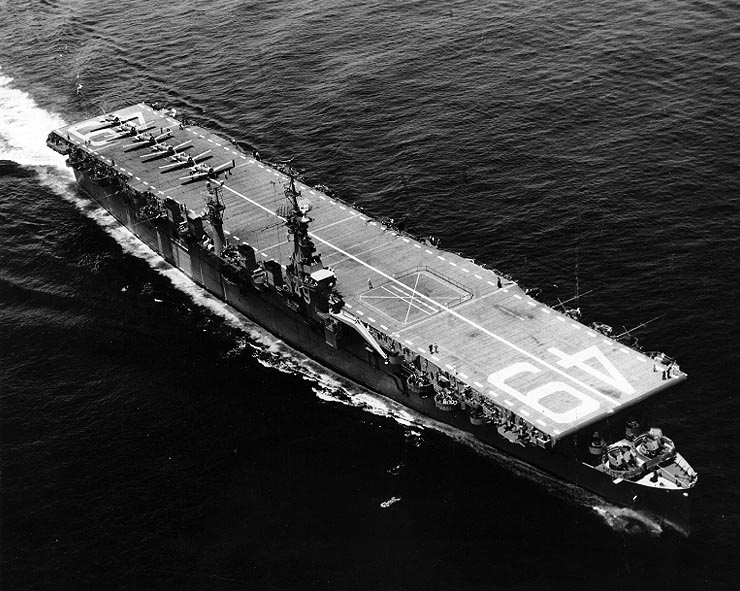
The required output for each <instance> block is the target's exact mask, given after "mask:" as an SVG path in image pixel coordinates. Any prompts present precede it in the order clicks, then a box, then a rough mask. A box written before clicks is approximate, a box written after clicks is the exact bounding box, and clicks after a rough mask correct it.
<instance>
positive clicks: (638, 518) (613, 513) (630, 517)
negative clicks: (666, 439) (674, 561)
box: [593, 505, 663, 536]
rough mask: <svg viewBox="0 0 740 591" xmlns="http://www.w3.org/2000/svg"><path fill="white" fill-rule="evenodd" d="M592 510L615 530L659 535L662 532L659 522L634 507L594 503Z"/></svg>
mask: <svg viewBox="0 0 740 591" xmlns="http://www.w3.org/2000/svg"><path fill="white" fill-rule="evenodd" d="M593 510H594V511H596V513H597V514H598V515H599V516H601V518H602V519H603V520H604V521H605V522H606V524H607V525H608V526H609V527H610V528H612V529H613V530H615V531H619V532H622V533H627V534H647V535H650V536H659V535H660V534H661V533H663V528H662V527H661V525H660V523H658V522H657V521H655V520H654V519H651V518H650V517H648V516H647V515H644V514H643V513H639V512H638V511H635V510H634V509H628V508H626V507H616V506H613V505H596V506H594V507H593Z"/></svg>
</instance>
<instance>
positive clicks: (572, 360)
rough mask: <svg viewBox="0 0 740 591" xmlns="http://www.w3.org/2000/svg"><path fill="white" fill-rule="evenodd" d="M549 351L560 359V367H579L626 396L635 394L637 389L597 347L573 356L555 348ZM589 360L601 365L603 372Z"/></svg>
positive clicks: (594, 346)
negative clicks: (589, 361)
mask: <svg viewBox="0 0 740 591" xmlns="http://www.w3.org/2000/svg"><path fill="white" fill-rule="evenodd" d="M548 351H550V353H552V354H553V355H555V356H557V357H559V358H560V360H559V361H558V365H560V366H562V367H566V368H571V367H577V368H579V369H581V370H583V371H585V372H586V373H587V374H589V375H590V376H593V377H595V378H597V379H599V380H601V381H602V382H604V383H606V384H609V385H610V386H613V387H614V388H617V389H618V390H621V391H622V392H624V393H625V394H634V393H635V389H634V388H633V387H632V385H631V384H630V383H629V382H628V381H627V379H626V378H625V377H624V376H623V375H622V374H621V373H619V370H618V369H617V368H616V367H614V364H613V363H612V362H611V361H609V360H608V359H607V358H606V355H604V354H603V353H602V352H601V351H600V350H599V348H598V347H597V346H596V345H592V346H591V347H587V348H586V349H583V350H582V351H578V352H577V353H573V354H572V355H568V354H567V353H563V352H562V351H561V350H560V349H556V348H555V347H550V348H549V349H548ZM589 359H592V360H594V361H595V362H596V363H598V364H600V365H601V367H602V368H603V370H600V369H598V368H597V367H595V366H594V365H593V364H591V363H587V361H588V360H589ZM604 370H606V371H604Z"/></svg>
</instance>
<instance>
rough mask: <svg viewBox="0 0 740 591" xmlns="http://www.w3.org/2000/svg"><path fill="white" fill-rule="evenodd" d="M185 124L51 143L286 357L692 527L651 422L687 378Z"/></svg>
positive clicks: (128, 221)
mask: <svg viewBox="0 0 740 591" xmlns="http://www.w3.org/2000/svg"><path fill="white" fill-rule="evenodd" d="M175 117H176V113H175V112H174V111H169V110H163V109H157V108H154V106H150V105H147V104H145V103H142V104H137V105H133V106H129V107H126V108H122V109H119V110H116V111H115V112H112V113H108V114H106V115H102V116H99V117H94V118H91V119H89V120H86V121H82V122H79V123H75V124H73V125H68V126H65V127H62V128H60V129H57V130H55V131H53V132H51V133H50V135H49V137H48V140H47V144H48V145H49V147H51V148H52V149H54V150H55V151H57V152H59V153H61V154H64V155H67V156H68V165H69V166H71V167H72V169H73V170H74V173H75V176H76V178H77V181H78V183H79V185H80V187H81V188H82V189H83V190H84V191H85V192H86V193H88V194H89V195H90V196H92V197H93V198H94V199H95V200H96V201H97V202H98V203H100V204H101V205H102V206H103V207H104V208H105V209H107V210H108V211H109V212H110V213H111V214H112V215H113V216H114V217H115V218H116V219H117V220H118V221H119V222H120V223H121V224H123V225H124V226H126V227H127V228H128V229H129V230H130V231H131V232H133V233H134V234H135V235H136V236H137V237H138V238H139V239H140V240H141V241H142V242H144V243H145V244H147V245H148V246H149V247H150V248H151V249H153V250H154V251H156V252H157V253H159V254H160V255H161V256H162V257H163V258H164V259H165V260H166V261H168V262H169V263H170V264H171V265H173V266H175V267H178V268H179V269H181V270H182V271H184V272H185V273H186V274H187V275H188V276H189V277H191V278H192V280H193V281H194V282H195V283H197V284H198V285H200V286H202V287H204V288H205V289H207V290H208V291H209V292H211V293H212V294H214V295H216V296H217V297H218V298H220V299H221V300H223V301H225V302H227V303H228V304H229V305H231V306H232V307H234V308H235V309H237V310H238V311H239V312H241V313H243V314H245V315H246V316H247V317H249V318H251V319H253V320H254V321H256V322H258V323H259V324H261V325H262V326H264V327H265V328H266V329H268V330H269V331H271V332H272V333H274V334H275V335H277V336H279V337H280V338H281V339H283V340H284V341H285V342H287V343H288V344H290V345H291V346H293V347H295V348H296V349H298V350H300V351H302V352H304V353H306V354H307V355H309V356H310V357H312V358H314V359H316V360H318V361H320V362H321V363H322V364H323V365H325V366H326V367H328V368H331V369H332V370H334V371H336V372H337V373H339V374H341V375H343V376H345V377H347V378H349V379H351V380H353V381H354V382H356V383H359V384H361V385H363V386H365V387H367V388H369V389H371V390H373V391H375V392H377V393H380V394H381V395H384V396H387V397H389V398H392V399H394V400H396V401H399V402H400V403H402V404H404V405H406V406H408V407H410V408H413V409H415V410H416V411H418V412H420V413H423V414H425V415H428V416H431V417H433V418H434V419H437V420H440V421H443V422H445V423H448V424H450V425H453V426H455V427H457V428H459V429H461V430H464V431H467V432H469V433H472V434H473V435H474V436H475V437H477V438H478V439H479V440H480V441H482V442H484V443H486V444H488V445H491V446H493V447H495V448H497V449H499V450H502V451H503V452H505V453H507V454H510V455H511V456H514V457H516V458H519V459H520V460H523V461H525V462H527V463H529V464H530V465H532V466H535V467H536V468H538V469H540V470H543V471H546V472H548V473H550V474H552V475H555V476H557V477H559V478H561V479H563V480H565V481H568V482H572V483H576V484H578V485H580V486H581V487H583V488H585V489H587V490H590V491H592V492H594V493H596V494H598V495H600V496H602V497H603V498H605V499H606V500H608V501H610V502H612V503H616V504H618V505H622V506H628V507H633V508H636V509H638V510H641V511H645V512H649V513H650V514H652V515H654V516H656V517H658V518H659V519H660V520H661V521H663V522H665V523H667V524H669V525H671V526H672V527H673V528H675V529H676V530H678V531H679V532H683V533H685V534H688V531H689V512H690V505H691V499H692V494H693V489H694V486H695V484H696V482H697V474H696V472H695V471H694V470H693V469H692V468H691V466H690V465H689V464H688V463H687V462H686V460H684V458H683V457H682V456H681V455H680V453H678V452H677V450H676V446H675V444H674V442H673V441H672V440H671V439H670V438H669V437H667V436H666V435H665V434H663V432H662V430H661V429H660V428H657V427H655V426H652V425H650V424H649V423H648V422H647V421H648V416H649V414H648V413H649V411H650V407H651V405H652V402H653V400H654V396H655V395H656V394H657V393H659V392H660V391H662V390H664V389H666V388H668V387H671V386H674V385H676V384H678V383H679V382H681V381H683V380H684V379H685V377H686V376H685V374H684V373H683V372H681V370H680V369H679V367H678V365H677V364H676V363H675V361H674V360H672V359H670V358H669V357H667V356H666V355H664V354H659V353H653V354H650V355H648V354H644V353H643V352H641V351H639V350H637V349H635V348H631V347H629V346H627V344H625V343H624V342H622V339H618V338H612V336H614V335H611V331H610V329H609V327H606V326H605V325H593V326H591V327H589V326H586V325H584V324H582V323H580V322H579V321H578V314H577V312H576V311H574V310H573V309H567V307H566V306H565V305H563V306H558V307H556V308H555V307H550V306H547V305H545V304H543V303H541V302H540V301H538V300H536V299H534V298H533V297H530V295H529V294H528V293H527V292H526V291H525V290H524V289H522V288H521V287H520V286H519V285H518V284H517V283H515V282H514V281H511V280H510V279H509V278H508V277H507V276H505V275H503V274H502V273H499V272H498V271H495V270H492V269H489V268H487V267H485V266H483V265H480V264H477V263H476V262H475V261H472V260H470V259H467V258H464V257H463V256H460V255H457V254H454V253H451V252H448V251H445V250H442V249H440V248H438V247H437V246H435V244H434V241H433V240H424V241H420V240H417V239H415V238H414V237H412V236H409V235H407V234H405V233H403V232H401V231H399V230H397V229H395V228H394V227H393V226H392V225H389V224H387V223H383V222H381V221H379V220H375V219H372V218H370V217H368V216H367V215H365V214H363V213H362V212H361V211H359V210H358V209H356V208H354V207H352V206H350V205H348V204H346V203H344V202H342V201H341V200H338V199H336V198H333V197H332V196H331V195H330V194H327V192H328V191H326V190H321V187H311V186H308V185H306V184H304V183H302V182H300V181H299V180H298V178H297V175H296V174H295V173H294V171H293V169H292V168H290V166H289V165H286V164H269V163H267V162H263V161H262V160H261V158H260V156H259V154H258V153H257V152H256V151H252V152H251V153H245V152H244V151H243V150H242V149H240V148H239V146H237V145H236V144H235V143H233V142H231V141H230V140H228V139H225V138H223V137H221V136H219V135H217V134H216V133H213V132H212V131H210V130H208V129H206V128H204V127H201V126H198V125H196V124H193V123H191V122H188V121H186V120H178V119H176V118H175Z"/></svg>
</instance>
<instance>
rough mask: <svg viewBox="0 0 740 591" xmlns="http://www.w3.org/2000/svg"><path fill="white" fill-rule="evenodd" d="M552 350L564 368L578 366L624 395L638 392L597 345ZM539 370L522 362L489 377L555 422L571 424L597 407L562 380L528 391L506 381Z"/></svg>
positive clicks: (491, 380) (584, 395)
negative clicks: (569, 349) (575, 351)
mask: <svg viewBox="0 0 740 591" xmlns="http://www.w3.org/2000/svg"><path fill="white" fill-rule="evenodd" d="M549 351H550V353H552V354H553V355H555V356H556V357H558V358H559V361H558V362H557V363H558V365H560V366H561V367H564V368H567V369H570V368H572V367H577V368H579V369H581V370H583V371H584V372H586V373H587V374H589V375H591V376H593V377H595V378H597V379H599V380H601V381H603V382H604V383H606V384H608V385H610V386H612V387H614V388H616V389H618V390H621V391H622V392H624V393H625V394H632V393H634V391H635V389H634V388H633V387H632V386H631V385H630V383H629V382H628V381H627V380H626V379H625V377H624V376H623V375H622V374H621V373H620V372H619V370H618V369H617V368H616V367H614V364H612V362H611V361H609V360H608V359H607V358H606V356H605V355H604V354H603V353H602V352H601V351H600V350H599V348H598V347H596V346H592V347H588V348H586V349H583V350H582V351H578V352H577V353H573V354H571V355H569V354H567V353H563V352H562V351H560V350H559V349H556V348H554V347H552V348H550V349H549ZM597 366H600V367H597ZM540 371H542V370H541V369H540V368H538V367H537V366H535V365H533V364H532V363H529V362H526V361H522V362H518V363H513V364H511V365H509V366H508V367H505V368H503V369H501V370H499V371H497V372H494V373H492V374H491V375H490V376H488V381H489V382H490V383H491V384H492V385H493V386H495V387H497V388H498V389H500V390H502V391H504V392H506V393H507V394H509V395H510V396H512V397H513V398H516V399H517V400H520V401H521V402H523V403H524V404H526V405H527V406H529V407H531V408H532V409H534V410H536V411H537V412H539V413H541V414H543V415H545V416H546V417H547V418H549V419H550V420H551V421H553V422H555V423H561V424H563V423H572V422H574V421H577V420H578V419H580V418H581V417H584V416H588V415H589V414H591V413H592V412H594V411H596V410H598V408H599V402H598V401H596V400H595V399H594V398H592V397H591V396H589V395H588V394H586V393H584V392H582V391H581V390H578V389H576V388H574V387H573V386H571V385H570V384H566V383H565V382H562V381H553V382H547V383H546V384H543V385H541V386H537V387H536V388H534V389H532V390H530V391H528V392H521V391H519V390H517V389H516V388H514V387H513V386H512V385H511V384H509V383H507V381H508V380H510V379H511V378H513V377H514V376H517V375H519V374H523V373H530V374H535V373H539V372H540Z"/></svg>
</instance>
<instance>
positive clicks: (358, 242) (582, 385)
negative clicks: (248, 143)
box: [59, 105, 683, 435]
mask: <svg viewBox="0 0 740 591" xmlns="http://www.w3.org/2000/svg"><path fill="white" fill-rule="evenodd" d="M136 112H142V113H144V117H145V118H146V120H153V121H156V122H157V123H156V125H157V128H160V127H166V126H171V125H173V123H172V122H173V121H174V120H173V119H171V118H168V117H164V116H163V115H162V114H161V113H158V112H155V111H152V110H151V109H149V108H148V107H146V106H144V105H137V106H135V107H129V108H127V109H122V110H120V111H118V114H119V115H122V116H126V115H129V114H133V113H136ZM80 126H84V124H77V125H74V126H68V127H65V128H62V130H59V133H60V135H64V134H66V133H68V132H69V131H72V134H73V135H75V130H76V129H77V128H79V127H80ZM88 127H89V125H88ZM155 131H156V130H155ZM80 137H83V136H82V135H80ZM186 140H191V141H192V143H193V146H192V147H191V148H189V149H188V150H187V151H186V152H187V153H190V154H193V155H194V154H198V153H201V152H203V151H205V150H207V149H210V150H212V155H213V157H212V158H210V159H209V160H207V163H208V164H209V165H211V166H217V165H219V164H222V163H223V162H227V161H231V160H232V159H233V160H234V161H235V163H236V167H235V168H234V169H233V170H232V171H231V172H230V174H229V175H228V176H225V175H223V174H222V175H221V176H220V177H219V180H224V181H225V185H226V186H225V190H224V191H223V198H224V202H225V205H226V210H225V215H224V229H225V230H226V231H227V238H228V240H229V242H231V243H234V242H236V241H237V239H238V241H239V242H246V243H249V244H251V245H252V246H253V247H254V248H256V249H258V257H260V258H263V259H265V258H274V259H275V260H278V261H279V262H280V263H282V264H283V265H285V264H286V263H287V262H288V260H289V256H290V252H291V245H290V244H289V242H288V241H287V238H286V229H285V228H284V227H283V226H282V225H280V218H279V217H278V216H277V212H278V210H279V208H280V207H281V206H282V205H283V204H285V198H284V194H283V191H284V185H285V184H286V183H287V181H288V179H287V177H286V176H285V175H284V174H282V173H281V172H278V171H276V170H273V169H272V168H271V167H270V166H269V165H266V164H264V163H261V162H258V161H256V160H254V159H253V158H250V157H248V156H246V155H243V154H241V153H238V150H236V149H235V148H234V146H232V145H231V144H230V143H229V142H227V141H225V140H223V139H222V138H220V137H219V136H217V135H216V134H214V133H212V132H210V131H207V130H203V129H200V128H197V127H186V128H184V129H180V128H179V127H178V124H177V122H175V123H174V127H173V128H172V138H170V139H167V140H165V141H167V142H168V143H169V144H170V145H176V144H179V143H181V142H184V141H186ZM129 143H131V139H130V138H124V139H119V140H116V141H112V142H105V143H99V142H92V144H85V143H84V142H78V144H79V145H81V146H83V147H84V149H86V150H90V151H94V152H95V153H96V154H99V155H100V157H102V158H103V159H106V158H107V159H111V158H112V159H114V160H115V166H116V168H118V169H119V170H124V171H125V172H126V174H127V175H128V177H129V179H131V180H130V184H131V185H132V186H133V187H134V188H136V189H138V190H141V191H145V190H151V191H152V192H153V193H154V194H155V195H159V196H162V195H165V196H169V197H171V198H173V199H175V200H176V201H178V202H180V203H182V204H184V205H185V206H186V207H187V208H188V209H190V210H192V211H194V212H196V213H200V212H201V211H202V210H203V207H204V203H205V200H204V194H205V193H204V181H199V182H194V183H190V184H184V185H183V184H181V181H180V180H179V179H180V178H181V177H184V176H186V175H187V170H188V169H187V168H185V167H183V168H181V169H178V170H176V171H171V172H167V173H164V174H162V173H160V172H159V171H160V168H159V167H160V166H163V165H164V164H166V163H168V162H169V161H168V159H167V158H160V159H157V160H153V161H150V162H142V161H141V158H140V157H141V156H142V155H144V154H146V153H149V148H142V149H139V150H135V151H131V152H124V151H123V150H122V149H121V148H122V146H123V145H125V144H129ZM298 188H299V189H300V190H301V191H302V194H303V196H304V197H306V198H308V199H309V200H310V201H311V203H312V205H313V208H312V211H311V212H310V215H311V217H312V218H313V219H314V222H313V224H312V226H311V233H312V236H313V237H314V241H315V243H316V247H317V251H318V252H319V253H320V254H321V255H322V260H323V262H324V264H325V265H327V266H331V267H332V268H334V270H335V272H336V274H337V277H338V284H337V289H338V290H339V291H340V293H342V295H343V297H344V298H345V301H346V302H347V303H348V304H349V306H348V308H349V310H350V312H351V313H353V314H355V315H357V316H358V317H359V318H361V319H362V320H363V322H366V323H368V324H369V325H372V326H374V327H375V328H376V329H378V330H382V331H383V332H387V333H388V334H393V335H398V337H397V338H398V340H399V342H400V343H401V344H403V345H404V346H407V347H408V348H409V349H411V350H414V351H416V352H419V353H421V352H422V351H423V353H421V354H422V356H423V357H424V358H426V359H429V360H430V361H433V362H434V363H435V364H436V365H437V366H439V367H441V368H444V369H446V370H449V371H450V372H451V373H453V375H454V374H455V373H456V374H457V376H458V377H460V376H463V379H464V381H465V382H466V383H468V384H481V385H483V388H482V389H481V388H480V387H477V386H476V389H478V390H482V392H483V393H488V392H491V394H490V395H491V396H493V397H494V399H495V400H496V402H498V403H502V401H504V402H505V403H506V405H507V407H508V408H510V409H512V410H519V409H522V408H525V409H526V411H527V412H528V413H529V414H530V415H533V420H536V419H539V420H538V421H537V423H538V427H540V428H543V430H545V431H546V432H548V433H550V434H554V435H557V434H559V433H562V432H565V431H571V430H574V429H576V428H577V427H578V426H579V425H580V424H581V423H583V422H587V421H591V420H593V419H594V418H597V417H599V416H604V415H606V414H608V413H610V412H613V411H615V410H617V409H619V408H620V407H621V406H622V405H624V404H628V403H630V402H631V401H634V400H636V399H639V398H641V397H644V396H646V395H649V394H650V393H651V392H653V391H656V390H658V389H661V388H662V387H663V386H664V385H665V382H664V381H662V380H661V374H660V372H654V371H653V362H652V360H650V359H648V358H646V357H645V356H644V355H642V354H640V353H638V352H636V351H633V350H631V349H628V348H626V347H624V346H622V345H621V344H619V343H616V342H615V341H612V340H610V339H606V338H605V337H604V336H603V335H601V334H599V333H596V332H594V331H592V330H591V329H590V328H587V327H586V326H584V325H581V324H578V323H576V322H575V321H573V320H571V319H569V318H566V317H564V316H563V315H562V314H560V313H559V312H557V311H555V310H552V309H550V308H547V306H544V305H543V304H541V303H540V302H537V301H535V300H533V299H531V298H530V297H529V296H527V295H526V294H525V293H524V292H523V290H522V289H521V288H520V287H519V286H518V285H516V284H508V285H505V286H504V287H503V288H499V287H498V286H497V280H498V279H497V277H496V275H495V273H494V272H492V271H490V270H487V269H484V268H482V267H480V266H478V265H476V264H475V263H473V262H471V261H469V260H467V259H465V258H463V257H461V256H459V255H456V254H453V253H450V252H446V251H443V250H440V249H437V248H434V247H431V246H428V245H425V244H421V243H419V242H417V241H416V240H413V239H412V238H410V237H407V236H403V235H401V234H398V233H397V232H395V231H393V230H391V229H389V228H386V227H384V226H383V225H382V224H381V223H379V222H376V221H374V220H372V219H370V218H368V217H367V216H366V215H364V214H362V213H361V212H358V211H356V210H354V209H353V208H351V207H349V206H347V205H345V204H343V203H341V202H338V201H336V200H334V199H332V198H330V197H328V196H327V195H324V194H322V193H321V192H320V191H317V190H315V189H312V188H310V187H307V186H306V185H303V184H302V183H298ZM265 228H267V229H265ZM420 270H424V271H423V273H422V274H421V276H420V278H419V281H422V282H423V288H424V289H426V290H427V292H428V293H429V294H432V295H425V294H424V293H421V294H419V293H416V292H414V290H413V286H409V285H406V284H404V283H403V282H404V281H411V280H412V279H413V278H414V277H413V274H414V273H416V274H417V275H418V274H419V271H420ZM407 275H408V277H407ZM409 277H410V279H409ZM368 280H369V281H370V283H371V284H372V287H370V285H369V284H368ZM505 283H508V282H505ZM381 287H382V288H383V289H385V290H386V291H387V293H388V294H389V295H388V296H387V297H385V296H381V295H378V296H375V295H372V294H373V293H374V292H372V290H378V289H379V288H381ZM461 288H464V290H465V291H466V292H467V295H465V294H464V296H463V295H461V293H462V292H461V291H460V289H461ZM445 289H446V290H447V291H445ZM435 290H436V291H435ZM437 292H439V293H442V294H448V295H444V297H443V296H442V295H439V293H437ZM378 293H381V294H383V293H385V292H383V291H382V290H381V291H380V292H378ZM393 294H396V296H397V297H396V299H397V300H398V301H393V297H394V296H393ZM434 294H437V295H434ZM458 297H460V298H463V299H464V297H467V299H465V300H464V301H462V302H456V303H455V302H454V299H455V298H458ZM373 298H375V299H373ZM435 298H438V299H435ZM445 298H447V299H445ZM383 299H387V300H388V302H389V303H386V304H383V305H385V306H386V307H385V308H383V307H382V305H381V303H382V300H383ZM372 302H376V303H378V305H379V306H380V307H374V305H373V304H372ZM451 302H452V303H451ZM388 306H391V307H388ZM403 306H408V309H409V313H408V314H406V317H405V318H401V316H403V314H402V313H401V314H400V315H399V313H398V309H400V310H401V312H403ZM393 310H395V312H394V311H393ZM409 319H412V321H409V322H406V321H407V320H409ZM381 326H385V327H387V328H381ZM409 343H411V344H409ZM431 343H436V344H437V345H438V346H439V353H435V354H432V353H429V351H428V346H429V344H431ZM553 347H554V348H556V349H559V350H560V351H562V352H563V353H564V354H569V355H570V354H574V353H578V352H583V351H587V350H592V349H594V348H595V347H597V348H598V349H597V350H598V354H599V355H603V356H604V357H605V358H607V359H608V363H609V364H610V366H611V367H613V368H614V370H615V371H616V372H617V373H618V375H619V376H621V377H623V379H625V380H626V381H627V382H628V384H627V386H626V388H627V390H634V391H629V392H624V391H622V392H618V391H617V389H616V388H615V387H614V385H613V384H612V383H609V382H610V380H609V371H610V368H609V367H605V366H603V365H599V363H600V362H598V359H595V358H594V357H593V356H591V357H585V358H584V359H585V361H584V363H585V364H586V366H590V367H591V370H588V368H587V367H586V366H584V365H583V364H582V365H581V366H580V367H579V366H578V365H577V364H576V365H575V366H574V365H573V363H572V360H571V364H570V365H571V367H568V363H567V362H566V363H562V362H560V358H559V357H558V356H557V355H555V354H554V353H553V352H552V351H551V350H550V349H551V348H553ZM515 364H520V366H522V364H530V368H531V367H535V368H536V369H534V370H532V369H529V370H526V371H520V372H518V373H515V374H512V375H511V376H510V377H509V378H507V379H506V381H505V386H510V387H511V388H514V390H515V393H517V392H518V393H519V394H520V395H519V396H515V395H510V392H508V391H507V388H506V387H504V388H503V389H502V387H500V384H497V385H496V386H494V385H493V384H492V383H491V382H490V381H489V377H490V376H492V374H494V373H495V372H498V371H501V370H506V369H507V368H512V367H514V366H515ZM522 367H524V366H522ZM449 368H454V369H453V370H450V369H449ZM599 374H601V377H600V375H599ZM604 376H606V379H604ZM681 377H683V376H681ZM494 381H495V380H494ZM611 381H614V380H611ZM553 383H567V384H568V386H569V387H571V388H576V389H578V390H579V391H581V392H583V393H584V394H586V395H587V396H588V397H590V398H593V399H594V400H596V401H597V402H598V409H596V410H594V411H593V412H590V413H588V414H587V415H585V416H578V417H577V418H575V419H574V420H572V421H566V422H560V423H558V421H553V420H552V418H551V417H550V416H545V414H543V413H542V412H540V411H539V410H538V408H537V404H533V403H532V400H531V399H530V398H528V395H527V392H530V391H531V390H532V389H534V388H539V387H544V386H547V385H548V384H553Z"/></svg>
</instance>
